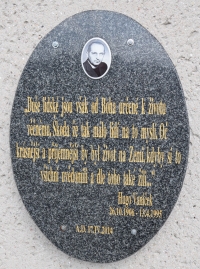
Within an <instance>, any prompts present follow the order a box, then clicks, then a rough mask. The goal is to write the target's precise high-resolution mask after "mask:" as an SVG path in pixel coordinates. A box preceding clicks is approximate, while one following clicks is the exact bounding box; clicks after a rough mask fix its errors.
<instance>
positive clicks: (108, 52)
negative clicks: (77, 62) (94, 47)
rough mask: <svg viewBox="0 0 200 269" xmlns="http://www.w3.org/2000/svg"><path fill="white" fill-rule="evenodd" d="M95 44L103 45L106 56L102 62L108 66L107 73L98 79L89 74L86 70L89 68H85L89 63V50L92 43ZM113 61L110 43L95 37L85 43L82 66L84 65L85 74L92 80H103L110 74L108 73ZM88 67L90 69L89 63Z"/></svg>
mask: <svg viewBox="0 0 200 269" xmlns="http://www.w3.org/2000/svg"><path fill="white" fill-rule="evenodd" d="M95 42H96V43H100V44H102V45H103V46H104V50H105V55H104V57H103V60H102V61H101V63H104V64H106V65H107V69H106V71H105V72H104V73H103V74H102V75H100V76H97V77H95V76H92V75H91V74H88V71H87V70H86V69H87V67H85V64H86V63H87V62H88V48H89V46H90V45H91V44H92V43H95ZM111 61H112V56H111V50H110V47H109V45H108V43H107V42H106V41H105V40H104V39H102V38H100V37H93V38H91V39H89V40H88V41H87V42H86V43H85V45H84V47H83V49H82V53H81V64H82V68H83V71H84V72H85V74H86V75H87V76H88V77H89V78H91V79H101V78H103V77H104V76H105V75H106V74H107V73H108V71H109V69H110V66H111ZM101 63H100V64H101ZM87 65H88V67H90V66H89V63H88V64H87ZM91 68H92V67H91Z"/></svg>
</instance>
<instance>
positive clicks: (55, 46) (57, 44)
mask: <svg viewBox="0 0 200 269" xmlns="http://www.w3.org/2000/svg"><path fill="white" fill-rule="evenodd" d="M52 47H53V48H54V49H57V48H58V47H59V43H58V42H57V41H54V42H53V43H52Z"/></svg>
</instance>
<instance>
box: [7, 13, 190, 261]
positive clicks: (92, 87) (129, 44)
mask: <svg viewBox="0 0 200 269" xmlns="http://www.w3.org/2000/svg"><path fill="white" fill-rule="evenodd" d="M30 42H31V41H30ZM188 129H189V126H188V117H187V110H186V105H185V100H184V95H183V90H182V88H181V85H180V81H179V78H178V76H177V73H176V70H175V68H174V66H173V64H172V62H171V60H170V59H169V57H168V55H167V53H166V52H165V51H164V49H163V47H162V46H161V45H160V44H159V42H158V41H157V40H156V39H155V38H154V37H153V36H152V35H151V34H150V33H149V32H148V31H147V30H146V29H145V28H143V27H142V26H141V25H140V24H138V23H137V22H136V21H134V20H133V19H131V18H129V17H127V16H124V15H122V14H119V13H115V12H110V11H87V12H83V13H80V14H77V15H74V16H72V17H71V18H68V19H66V20H65V21H64V22H62V23H61V24H60V25H58V26H57V27H56V28H54V29H53V30H52V31H51V32H50V33H49V34H48V35H47V36H46V37H45V38H44V39H43V40H42V41H41V42H40V43H39V44H38V46H37V47H36V49H35V50H34V52H33V53H32V55H31V57H30V59H29V61H28V63H27V64H26V66H25V69H24V71H23V73H22V76H21V78H20V81H19V85H18V88H17V92H16V96H15V100H14V104H13V110H12V116H11V127H10V145H11V154H12V164H13V171H14V175H15V180H16V184H17V187H18V190H19V192H20V195H21V197H22V200H23V202H24V204H25V206H26V208H27V210H28V212H29V213H30V215H31V217H32V218H33V220H34V221H35V223H36V224H37V226H38V227H39V228H40V229H41V231H42V232H43V233H44V234H45V235H46V237H47V238H48V239H49V240H50V241H51V242H52V243H53V244H54V245H56V246H57V247H58V248H60V249H61V250H62V251H64V252H65V253H67V254H69V255H71V256H73V257H76V258H79V259H82V260H86V261H92V262H100V263H103V262H113V261H117V260H121V259H123V258H126V257H128V256H129V255H131V254H133V253H134V252H136V251H137V250H138V249H140V248H141V247H142V246H144V245H145V244H146V243H147V242H148V241H149V240H150V239H151V238H152V237H153V236H154V235H155V234H156V233H157V232H158V230H159V229H160V228H161V226H162V225H163V224H164V223H165V221H166V219H167V218H168V216H169V214H170V213H171V211H172V209H173V207H174V205H175V203H176V201H177V198H178V195H179V193H180V190H181V187H182V184H183V179H184V175H185V171H186V165H187V157H188V147H189V130H188Z"/></svg>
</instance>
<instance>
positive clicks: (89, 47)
mask: <svg viewBox="0 0 200 269" xmlns="http://www.w3.org/2000/svg"><path fill="white" fill-rule="evenodd" d="M93 44H99V45H102V46H103V47H104V52H105V46H104V44H102V43H100V42H98V41H94V42H92V43H91V44H90V45H89V46H88V53H89V52H90V51H91V46H92V45H93Z"/></svg>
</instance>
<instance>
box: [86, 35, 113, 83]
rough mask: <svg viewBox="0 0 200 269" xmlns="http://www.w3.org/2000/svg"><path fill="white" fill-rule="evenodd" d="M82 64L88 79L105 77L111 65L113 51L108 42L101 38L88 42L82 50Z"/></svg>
mask: <svg viewBox="0 0 200 269" xmlns="http://www.w3.org/2000/svg"><path fill="white" fill-rule="evenodd" d="M81 63H82V67H83V70H84V72H85V73H86V75H87V76H88V77H90V78H93V79H100V78H102V77H104V76H105V75H106V73H107V72H108V70H109V68H110V65H111V51H110V48H109V46H108V44H107V43H106V41H105V40H103V39H102V38H99V37H95V38H92V39H90V40H88V42H87V43H86V44H85V46H84V47H83V50H82V54H81Z"/></svg>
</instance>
